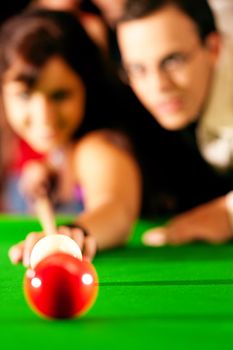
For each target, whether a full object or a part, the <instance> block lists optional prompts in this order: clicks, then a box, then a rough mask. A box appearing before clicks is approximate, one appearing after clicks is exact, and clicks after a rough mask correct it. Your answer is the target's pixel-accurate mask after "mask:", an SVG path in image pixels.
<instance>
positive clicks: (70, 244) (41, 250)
mask: <svg viewBox="0 0 233 350" xmlns="http://www.w3.org/2000/svg"><path fill="white" fill-rule="evenodd" d="M56 252H60V253H66V254H69V255H72V256H74V257H75V258H77V259H80V260H82V253H81V250H80V248H79V246H78V244H77V243H76V242H75V241H74V240H73V239H71V238H70V237H68V236H65V235H61V234H54V235H49V236H45V237H43V238H41V239H40V240H39V241H38V242H37V243H36V244H35V245H34V247H33V249H32V252H31V256H30V266H31V268H32V269H34V268H35V267H36V265H37V264H38V263H39V262H40V261H42V260H43V259H44V258H45V257H46V256H48V255H51V254H53V253H56Z"/></svg>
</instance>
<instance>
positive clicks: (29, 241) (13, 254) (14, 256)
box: [9, 226, 97, 267]
mask: <svg viewBox="0 0 233 350" xmlns="http://www.w3.org/2000/svg"><path fill="white" fill-rule="evenodd" d="M57 233H58V234H63V235H66V236H69V237H71V238H72V239H73V240H74V241H75V242H76V243H77V244H78V245H79V247H80V249H81V251H82V254H83V257H84V258H86V259H88V260H92V259H93V258H94V256H95V254H96V250H97V246H96V241H95V238H94V237H92V236H89V235H88V236H85V235H84V232H83V231H82V229H80V228H73V227H72V228H70V227H68V226H60V227H58V228H57ZM45 236H46V235H45V233H44V232H31V233H29V234H28V235H27V237H26V239H25V240H24V241H22V242H19V243H17V244H16V245H14V246H12V247H11V248H10V250H9V258H10V260H11V262H12V263H13V264H17V263H19V262H22V263H23V265H24V266H26V267H28V266H29V263H30V255H31V251H32V248H33V247H34V245H35V244H36V243H37V242H38V241H39V240H40V239H41V238H43V237H45Z"/></svg>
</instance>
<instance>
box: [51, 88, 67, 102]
mask: <svg viewBox="0 0 233 350" xmlns="http://www.w3.org/2000/svg"><path fill="white" fill-rule="evenodd" d="M69 96H70V92H69V91H67V90H58V91H55V92H54V93H52V94H51V98H52V99H53V100H55V101H61V100H64V99H66V98H68V97H69Z"/></svg>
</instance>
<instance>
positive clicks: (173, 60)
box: [163, 53, 186, 70]
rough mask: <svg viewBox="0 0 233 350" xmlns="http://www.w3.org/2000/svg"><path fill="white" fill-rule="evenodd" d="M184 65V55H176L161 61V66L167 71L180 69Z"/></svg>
mask: <svg viewBox="0 0 233 350" xmlns="http://www.w3.org/2000/svg"><path fill="white" fill-rule="evenodd" d="M185 63H186V56H185V55H184V54H180V53H177V54H174V55H171V56H169V57H167V58H166V59H165V60H164V61H163V66H164V67H165V68H166V69H168V70H172V69H176V68H180V67H182V66H183V65H184V64H185Z"/></svg>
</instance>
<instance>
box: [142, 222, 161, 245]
mask: <svg viewBox="0 0 233 350" xmlns="http://www.w3.org/2000/svg"><path fill="white" fill-rule="evenodd" d="M142 242H143V243H144V244H145V245H148V246H153V247H160V246H163V245H165V244H166V243H167V229H166V228H165V227H157V228H152V229H150V230H148V231H146V232H145V234H144V235H143V237H142Z"/></svg>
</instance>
